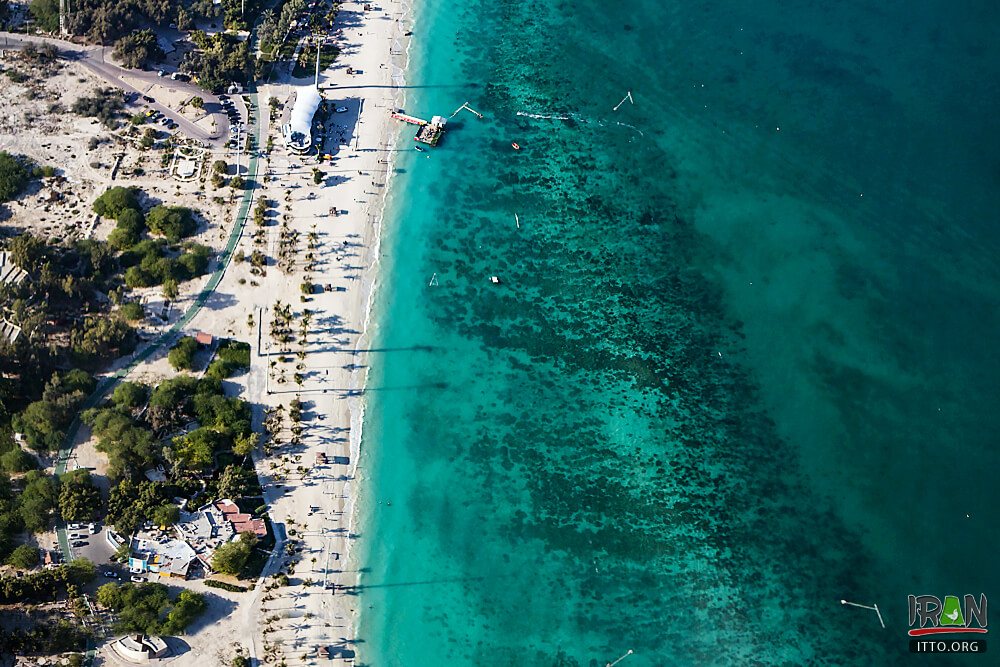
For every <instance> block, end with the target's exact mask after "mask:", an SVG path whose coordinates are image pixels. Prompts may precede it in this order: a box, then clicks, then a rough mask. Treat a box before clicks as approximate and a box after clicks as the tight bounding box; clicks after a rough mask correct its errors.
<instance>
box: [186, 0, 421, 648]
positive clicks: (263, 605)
mask: <svg viewBox="0 0 1000 667" xmlns="http://www.w3.org/2000/svg"><path fill="white" fill-rule="evenodd" d="M404 12H405V13H404ZM342 25H346V26H350V27H347V28H344V29H343V30H341V31H338V35H337V40H336V43H337V45H338V47H339V48H340V50H341V54H340V57H339V58H338V59H337V61H336V63H334V65H333V66H332V67H330V68H328V69H327V70H325V71H324V72H323V73H322V74H321V76H320V88H321V90H322V93H323V96H324V97H325V98H326V99H328V100H330V101H331V102H332V103H333V104H334V105H335V106H336V107H347V108H348V111H347V112H344V113H334V114H331V116H330V121H329V123H328V125H327V128H326V130H327V133H328V135H329V136H335V137H336V136H339V135H340V134H341V133H343V135H344V138H345V140H344V145H342V146H340V147H339V149H336V150H330V153H331V154H332V155H333V160H332V163H331V162H325V163H323V164H317V160H316V157H315V155H312V156H296V155H293V154H291V153H290V152H289V151H287V150H286V148H285V147H284V146H283V145H282V143H281V133H280V129H279V127H277V126H278V125H280V123H281V122H282V120H281V119H282V115H283V113H282V112H278V113H277V114H276V118H275V120H274V122H273V123H271V122H269V119H268V99H269V98H270V97H272V96H273V97H275V98H277V99H278V101H279V102H281V103H282V104H285V107H286V108H285V110H284V114H287V112H288V108H289V107H290V106H291V104H290V100H292V99H293V98H294V97H296V94H297V93H298V92H301V90H302V89H303V87H304V86H311V85H312V83H313V81H312V78H311V77H310V78H309V79H291V78H290V77H289V76H288V69H289V68H288V66H287V65H285V72H286V75H285V76H284V77H283V78H282V79H281V80H279V81H278V82H276V83H273V84H269V85H262V86H261V87H260V89H259V95H258V98H259V103H260V106H261V115H262V119H261V120H262V123H263V130H262V134H261V136H262V137H263V138H264V140H263V141H262V145H263V144H264V142H266V137H267V136H268V134H271V135H272V136H274V149H273V151H272V152H271V153H270V154H269V156H268V157H267V159H262V160H261V161H260V165H259V168H258V181H260V182H261V185H262V187H261V188H260V189H259V190H258V191H257V193H256V194H255V204H256V200H257V198H259V197H266V198H268V199H270V200H271V201H272V202H273V203H275V204H276V205H277V207H276V208H273V209H272V211H277V213H273V212H272V213H271V216H272V217H271V218H270V219H269V223H268V226H267V227H266V228H265V229H266V234H267V236H266V242H265V243H264V244H263V250H264V252H265V253H266V254H267V256H268V257H269V262H268V265H267V267H266V275H265V276H259V275H258V276H255V275H253V274H252V273H251V266H250V263H249V262H247V261H244V262H242V263H237V262H233V263H231V264H230V266H229V268H228V269H227V271H226V274H225V276H224V278H223V280H222V282H221V283H220V285H219V287H218V289H217V290H216V291H215V293H214V294H213V295H212V297H211V298H210V299H209V302H208V304H207V306H206V307H205V308H204V309H203V310H202V311H201V313H200V314H199V315H198V316H197V317H196V318H195V319H194V320H193V321H192V322H191V324H190V328H191V330H202V331H207V332H209V333H212V334H215V335H219V336H228V335H233V333H235V335H236V336H237V337H238V338H241V339H249V340H250V342H251V344H252V345H253V348H254V349H253V358H252V368H251V372H250V374H249V376H248V377H247V378H246V387H245V393H244V396H245V397H246V398H247V400H249V401H251V402H252V403H253V404H254V405H255V417H256V419H257V420H258V423H259V420H262V419H263V415H264V409H265V408H273V407H274V406H278V405H281V406H283V407H284V415H285V420H284V424H285V428H284V430H283V431H282V433H281V435H280V436H279V440H281V441H283V442H284V444H283V445H281V446H276V447H275V449H274V451H273V452H272V453H271V455H270V456H264V455H261V456H260V457H259V458H258V460H257V468H258V474H259V476H260V479H261V483H262V485H263V487H264V493H265V497H266V499H267V501H268V504H269V505H270V516H271V519H272V521H273V522H274V523H275V524H278V525H280V526H282V527H283V529H284V531H285V533H286V534H287V538H288V540H289V543H291V544H294V545H295V548H296V549H298V547H301V550H298V551H297V552H296V553H294V555H291V556H288V555H286V554H285V549H282V550H281V553H277V552H276V553H275V555H274V556H273V557H272V559H271V561H270V562H269V563H268V566H267V567H266V568H265V575H273V574H276V573H278V572H279V571H285V572H289V574H288V578H289V582H290V585H288V586H283V587H279V588H275V589H273V590H265V585H266V584H268V583H270V581H271V579H270V578H269V577H266V576H265V577H262V578H261V580H260V581H259V583H258V585H257V587H256V588H255V590H254V591H253V592H249V593H245V594H242V595H238V596H237V599H238V601H239V603H240V606H239V607H238V608H236V609H235V610H233V611H232V612H231V613H230V614H229V615H228V616H225V617H222V618H218V619H217V620H216V621H215V622H214V623H213V624H212V625H210V626H208V627H203V628H202V629H200V631H199V632H198V634H197V635H196V636H193V637H191V638H190V641H189V644H190V646H191V650H190V651H189V652H187V653H185V654H184V655H182V656H179V657H178V658H177V660H176V663H177V664H192V665H194V664H197V665H203V664H210V663H213V662H214V661H216V660H217V659H218V658H217V654H218V647H219V646H220V645H232V644H233V642H238V643H240V644H241V645H243V646H244V647H245V648H247V649H248V650H249V652H250V653H251V655H253V656H256V657H258V658H260V659H263V658H264V657H265V656H266V655H268V654H274V655H275V658H276V659H277V660H278V661H280V659H281V658H284V660H285V661H286V663H287V664H290V665H291V664H301V663H309V664H311V663H312V662H314V661H316V660H319V659H323V660H324V661H325V660H326V659H327V658H334V662H340V661H343V662H344V663H345V664H350V663H351V662H353V656H354V652H355V650H356V649H355V647H354V644H353V640H354V638H355V631H356V619H357V606H358V599H357V598H356V597H354V596H353V595H350V594H348V591H350V590H351V589H352V587H354V586H355V585H356V584H357V573H356V572H355V571H351V570H349V569H348V558H349V554H350V552H351V547H352V539H353V538H352V534H353V533H354V532H355V529H354V520H355V509H354V498H355V483H354V482H355V480H356V478H357V476H358V470H357V462H358V454H359V448H360V440H361V424H362V418H363V414H364V398H363V393H362V389H363V387H364V383H365V377H366V374H367V370H366V369H367V360H366V354H365V352H364V350H365V349H366V347H367V336H366V330H367V327H368V314H369V310H370V304H371V300H372V295H373V291H374V288H375V284H376V275H377V264H378V252H379V229H380V218H381V215H382V210H383V207H384V202H385V193H386V189H387V186H388V174H389V173H390V171H391V155H392V150H391V149H392V146H391V145H390V144H391V142H392V137H393V136H394V135H395V134H396V132H397V130H398V126H397V125H396V124H395V123H394V122H393V121H392V120H391V119H390V118H389V114H390V111H391V110H392V109H395V108H398V107H400V106H402V97H401V96H402V91H401V90H400V89H399V88H398V87H394V82H393V79H395V86H398V85H400V84H401V83H402V72H403V68H404V60H405V57H406V55H405V54H406V41H407V38H405V37H404V36H403V35H404V33H405V32H407V31H408V30H409V29H410V26H411V16H410V14H409V8H408V6H405V5H404V3H392V4H389V5H386V6H384V7H382V8H379V6H377V5H373V9H372V10H370V11H367V12H366V11H364V10H363V3H356V2H348V3H344V4H342V5H341V11H340V15H339V17H338V26H342ZM390 52H391V54H390ZM348 67H350V68H351V69H352V70H353V72H354V73H353V74H348V73H347V68H348ZM331 124H336V125H334V126H333V127H331ZM408 147H409V146H406V148H408ZM314 167H317V168H319V169H321V170H322V171H323V172H324V174H325V175H324V183H323V184H322V185H316V184H314V182H313V168H314ZM265 176H266V178H267V180H266V182H264V179H265ZM332 210H336V214H334V213H333V212H332ZM250 217H251V218H252V215H251V216H250ZM283 220H284V221H287V227H288V231H289V232H298V242H297V244H296V252H295V253H294V260H292V265H293V266H292V268H290V269H288V270H287V271H286V270H282V269H281V268H279V267H278V266H276V265H275V258H276V257H277V255H278V254H279V249H280V245H281V224H282V221H283ZM253 231H254V225H253V222H252V220H250V221H248V224H247V226H246V230H245V232H244V234H243V237H242V239H241V241H240V244H239V246H238V247H237V253H239V252H240V251H242V252H244V253H245V254H246V256H250V255H251V254H252V253H253V251H254V250H255V249H262V245H261V244H260V243H258V244H257V245H255V244H254V240H253V239H252V235H253ZM310 234H314V235H315V237H314V238H315V250H314V251H313V252H314V253H315V256H314V259H313V260H312V261H313V266H312V270H311V271H307V268H308V267H307V265H308V264H309V263H310V260H309V259H307V254H308V253H309V252H310V250H309V246H310V241H309V240H308V239H309V238H310ZM307 277H308V279H309V280H310V281H311V282H312V283H313V284H314V285H315V286H316V287H315V290H314V292H313V293H312V294H311V295H309V296H307V297H306V299H307V300H305V301H303V300H301V296H302V291H301V285H302V284H303V282H304V281H305V279H306V278H307ZM253 283H257V284H256V285H254V284H253ZM324 286H329V289H325V288H324ZM279 304H284V305H286V306H289V307H290V309H291V311H292V313H293V314H292V318H291V324H290V325H289V328H290V329H292V330H293V331H294V337H295V340H294V341H292V342H290V343H289V344H288V346H287V348H286V349H287V350H288V353H287V354H284V355H281V354H279V345H278V344H277V342H276V341H274V340H273V339H272V338H271V337H270V335H269V334H270V331H271V324H272V320H273V319H274V313H275V307H276V305H279ZM305 309H308V310H309V312H310V313H311V321H310V322H309V325H308V327H306V328H305V329H304V330H305V331H306V336H305V341H306V342H305V344H304V345H303V344H301V339H302V337H301V335H300V334H301V332H302V331H303V329H302V328H301V327H302V315H303V313H304V310H305ZM302 352H304V354H302ZM282 358H283V359H286V360H287V361H284V362H283V361H281V360H280V359H282ZM296 374H299V375H300V376H301V378H300V379H301V384H297V383H296V382H295V380H294V377H295V375H296ZM296 398H298V399H299V400H301V401H302V411H303V421H302V422H301V423H302V426H303V429H302V433H301V440H300V442H299V444H297V445H295V444H289V441H290V440H291V439H292V434H291V431H290V427H291V425H292V422H291V420H290V419H288V408H289V405H290V404H291V402H292V400H293V399H296ZM275 444H276V443H275ZM318 453H322V454H324V455H325V457H326V461H327V463H326V464H317V454H318ZM279 534H280V529H279ZM290 564H291V565H292V567H289V566H290ZM226 653H227V654H228V652H226Z"/></svg>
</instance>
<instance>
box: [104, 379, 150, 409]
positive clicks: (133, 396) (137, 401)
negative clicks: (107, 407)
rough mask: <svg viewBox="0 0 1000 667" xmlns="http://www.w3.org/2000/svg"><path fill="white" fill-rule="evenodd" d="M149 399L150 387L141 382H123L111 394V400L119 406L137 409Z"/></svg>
mask: <svg viewBox="0 0 1000 667" xmlns="http://www.w3.org/2000/svg"><path fill="white" fill-rule="evenodd" d="M148 399H149V387H147V386H146V385H144V384H142V383H141V382H122V383H121V384H120V385H118V386H117V387H115V390H114V392H113V393H112V394H111V402H112V403H113V404H114V405H116V406H117V407H119V408H125V409H127V410H137V409H138V408H141V407H142V406H144V405H145V404H146V401H147V400H148Z"/></svg>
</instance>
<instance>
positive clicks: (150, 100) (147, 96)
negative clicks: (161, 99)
mask: <svg viewBox="0 0 1000 667" xmlns="http://www.w3.org/2000/svg"><path fill="white" fill-rule="evenodd" d="M142 99H143V101H145V102H149V103H150V104H152V103H153V102H155V101H156V100H154V99H153V98H152V97H150V96H149V95H143V96H142Z"/></svg>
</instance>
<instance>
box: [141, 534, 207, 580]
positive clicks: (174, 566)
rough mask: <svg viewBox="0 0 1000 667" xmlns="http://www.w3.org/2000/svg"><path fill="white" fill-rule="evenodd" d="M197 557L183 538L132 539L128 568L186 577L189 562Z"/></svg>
mask: <svg viewBox="0 0 1000 667" xmlns="http://www.w3.org/2000/svg"><path fill="white" fill-rule="evenodd" d="M197 557H198V554H197V553H196V552H195V550H194V549H193V548H191V545H189V544H188V543H187V542H185V541H184V540H175V539H159V540H156V539H142V538H135V539H133V540H132V543H131V549H130V553H129V557H128V568H129V570H131V571H132V572H155V573H157V574H159V575H160V576H161V577H180V578H181V579H187V576H188V572H189V570H190V569H191V563H192V562H193V561H194V560H195V559H196V558H197Z"/></svg>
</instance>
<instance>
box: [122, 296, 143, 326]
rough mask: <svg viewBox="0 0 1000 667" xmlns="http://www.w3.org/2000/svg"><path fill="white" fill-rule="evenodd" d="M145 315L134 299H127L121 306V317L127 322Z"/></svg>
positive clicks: (134, 320)
mask: <svg viewBox="0 0 1000 667" xmlns="http://www.w3.org/2000/svg"><path fill="white" fill-rule="evenodd" d="M145 316H146V313H145V312H144V311H143V309H142V305H141V304H139V303H137V302H135V301H129V302H128V303H126V304H124V305H123V306H122V317H124V318H125V319H126V320H128V321H129V322H138V321H139V320H141V319H142V318H144V317H145Z"/></svg>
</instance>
